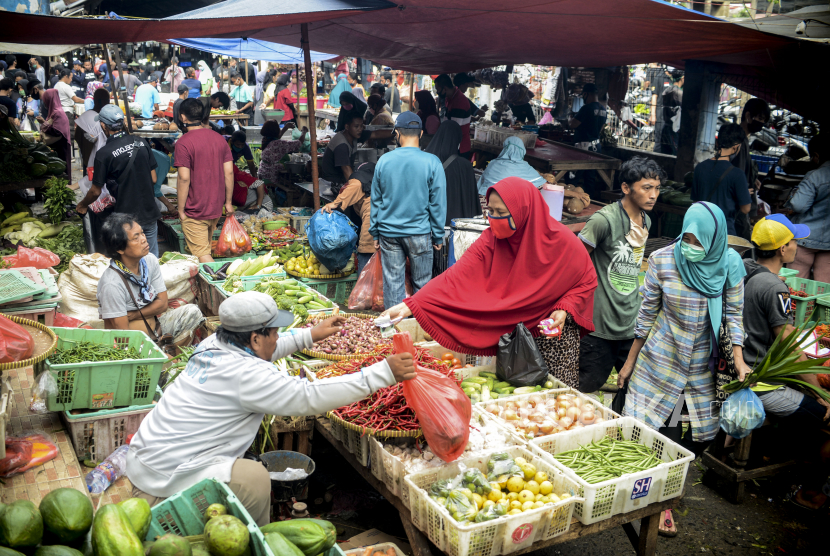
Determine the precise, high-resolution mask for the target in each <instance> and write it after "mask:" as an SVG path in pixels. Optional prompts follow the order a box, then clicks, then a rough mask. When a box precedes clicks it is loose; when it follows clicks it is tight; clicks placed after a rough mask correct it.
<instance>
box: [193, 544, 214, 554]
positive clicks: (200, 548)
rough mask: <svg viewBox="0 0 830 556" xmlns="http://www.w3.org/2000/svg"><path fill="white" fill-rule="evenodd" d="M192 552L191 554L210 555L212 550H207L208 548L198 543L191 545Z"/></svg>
mask: <svg viewBox="0 0 830 556" xmlns="http://www.w3.org/2000/svg"><path fill="white" fill-rule="evenodd" d="M191 549H192V552H191V556H210V552H208V551H207V548H205V547H204V546H201V545H196V546H192V547H191Z"/></svg>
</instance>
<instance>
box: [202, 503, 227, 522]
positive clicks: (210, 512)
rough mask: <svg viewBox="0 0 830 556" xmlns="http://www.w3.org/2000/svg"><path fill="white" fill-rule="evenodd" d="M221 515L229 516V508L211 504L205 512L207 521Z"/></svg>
mask: <svg viewBox="0 0 830 556" xmlns="http://www.w3.org/2000/svg"><path fill="white" fill-rule="evenodd" d="M220 515H228V508H226V507H225V506H223V505H222V504H211V505H210V506H208V507H207V509H206V510H205V519H206V520H211V519H212V518H214V517H219V516H220Z"/></svg>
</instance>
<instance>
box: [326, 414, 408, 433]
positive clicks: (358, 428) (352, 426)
mask: <svg viewBox="0 0 830 556" xmlns="http://www.w3.org/2000/svg"><path fill="white" fill-rule="evenodd" d="M326 417H328V418H329V419H330V420H332V421H334V422H335V423H338V424H340V425H341V426H343V427H345V428H347V429H349V430H353V431H357V432H359V433H361V434H369V435H372V436H383V437H387V438H403V437H414V438H417V437H419V436H423V435H424V433H423V431H422V430H421V429H416V430H414V431H396V430H383V431H379V430H375V429H370V428H366V427H363V426H361V425H355V424H352V423H350V422H348V421H344V420H343V419H341V418H340V417H338V416H337V415H335V414H334V413H333V412H331V411H329V412H328V413H327V414H326Z"/></svg>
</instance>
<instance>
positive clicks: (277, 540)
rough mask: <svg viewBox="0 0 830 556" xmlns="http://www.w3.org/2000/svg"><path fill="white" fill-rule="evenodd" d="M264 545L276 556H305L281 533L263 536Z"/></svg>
mask: <svg viewBox="0 0 830 556" xmlns="http://www.w3.org/2000/svg"><path fill="white" fill-rule="evenodd" d="M265 544H267V545H268V548H270V549H271V552H273V553H274V554H275V556H276V555H278V556H305V554H303V551H302V550H300V549H299V548H297V545H296V544H294V543H293V542H291V541H289V540H288V539H286V538H285V536H284V535H282V534H281V533H268V534H267V535H265Z"/></svg>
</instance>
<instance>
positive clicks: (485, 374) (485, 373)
mask: <svg viewBox="0 0 830 556" xmlns="http://www.w3.org/2000/svg"><path fill="white" fill-rule="evenodd" d="M478 376H483V377H484V378H492V379H493V380H496V379H497V378H498V377H497V376H496V373H491V372H490V371H481V372H480V373H478Z"/></svg>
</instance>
